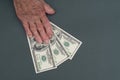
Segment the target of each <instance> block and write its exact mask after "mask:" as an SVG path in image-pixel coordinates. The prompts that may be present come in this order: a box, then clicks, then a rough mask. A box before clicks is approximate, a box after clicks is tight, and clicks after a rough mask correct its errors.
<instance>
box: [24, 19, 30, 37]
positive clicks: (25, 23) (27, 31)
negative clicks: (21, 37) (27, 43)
mask: <svg viewBox="0 0 120 80" xmlns="http://www.w3.org/2000/svg"><path fill="white" fill-rule="evenodd" d="M22 24H23V27H24V29H25V32H26V34H27V35H28V36H29V37H32V32H31V31H30V29H29V24H28V22H27V21H23V22H22Z"/></svg>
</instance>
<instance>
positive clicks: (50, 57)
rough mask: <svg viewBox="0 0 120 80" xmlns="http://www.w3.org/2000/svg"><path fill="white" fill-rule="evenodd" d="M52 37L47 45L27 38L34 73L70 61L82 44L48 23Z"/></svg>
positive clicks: (54, 67) (32, 38)
mask: <svg viewBox="0 0 120 80" xmlns="http://www.w3.org/2000/svg"><path fill="white" fill-rule="evenodd" d="M50 24H51V25H52V29H53V33H54V34H53V36H52V37H51V39H50V41H49V44H45V43H41V44H40V43H38V42H37V41H36V40H35V39H34V37H28V36H27V40H28V43H29V48H30V52H31V56H32V60H33V64H34V68H35V72H36V73H41V72H45V71H48V70H52V69H56V68H57V66H59V65H60V64H62V63H63V62H65V61H66V60H68V59H72V58H73V56H74V55H75V53H76V51H77V50H78V48H79V47H80V46H81V44H82V42H81V41H80V40H78V39H76V38H75V37H73V36H72V35H70V34H69V33H67V32H66V31H64V30H63V29H61V28H60V27H58V26H56V25H55V24H53V23H52V22H50Z"/></svg>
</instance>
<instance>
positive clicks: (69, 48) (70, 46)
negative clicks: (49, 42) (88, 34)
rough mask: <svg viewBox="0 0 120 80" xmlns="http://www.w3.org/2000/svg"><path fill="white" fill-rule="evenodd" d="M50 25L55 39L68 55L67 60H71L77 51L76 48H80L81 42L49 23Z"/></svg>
mask: <svg viewBox="0 0 120 80" xmlns="http://www.w3.org/2000/svg"><path fill="white" fill-rule="evenodd" d="M51 25H52V27H53V32H54V34H55V36H56V38H57V39H58V40H59V42H60V43H61V45H62V46H63V47H64V49H65V50H66V52H67V53H68V55H69V58H70V59H72V58H73V57H74V55H75V53H76V51H77V50H78V48H79V47H80V46H81V44H82V42H81V41H80V40H78V39H76V38H75V37H73V36H72V35H70V34H69V33H67V32H65V31H64V30H63V29H61V28H60V27H58V26H57V25H55V24H53V23H52V22H51Z"/></svg>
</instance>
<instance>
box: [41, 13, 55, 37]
mask: <svg viewBox="0 0 120 80" xmlns="http://www.w3.org/2000/svg"><path fill="white" fill-rule="evenodd" d="M41 20H42V24H43V25H44V28H45V31H46V33H47V35H48V36H49V38H51V37H52V34H53V32H52V26H51V25H50V23H49V20H48V18H47V17H46V15H42V16H41Z"/></svg>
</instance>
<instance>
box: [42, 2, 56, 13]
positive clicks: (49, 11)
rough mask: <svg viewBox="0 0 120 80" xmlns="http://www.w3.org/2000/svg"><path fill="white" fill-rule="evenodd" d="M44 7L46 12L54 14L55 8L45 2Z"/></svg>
mask: <svg viewBox="0 0 120 80" xmlns="http://www.w3.org/2000/svg"><path fill="white" fill-rule="evenodd" d="M44 9H45V12H46V13H47V14H54V13H55V10H54V9H53V8H52V7H51V6H50V5H49V4H47V3H45V4H44Z"/></svg>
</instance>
